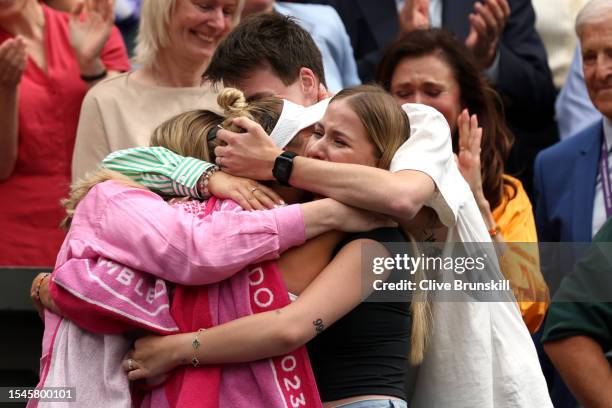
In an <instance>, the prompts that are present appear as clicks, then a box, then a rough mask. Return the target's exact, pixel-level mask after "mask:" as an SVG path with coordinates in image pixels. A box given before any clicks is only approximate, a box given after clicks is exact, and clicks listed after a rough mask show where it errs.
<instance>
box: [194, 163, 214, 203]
mask: <svg viewBox="0 0 612 408" xmlns="http://www.w3.org/2000/svg"><path fill="white" fill-rule="evenodd" d="M217 171H219V166H217V165H216V164H213V165H212V166H210V167H209V168H208V169H206V171H205V172H204V173H203V174H202V176H201V177H200V180H199V181H198V190H199V191H200V194H201V195H202V198H203V199H204V200H206V199H209V198H210V191H208V182H209V180H210V178H211V177H212V175H213V174H215V173H216V172H217Z"/></svg>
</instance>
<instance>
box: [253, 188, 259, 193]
mask: <svg viewBox="0 0 612 408" xmlns="http://www.w3.org/2000/svg"><path fill="white" fill-rule="evenodd" d="M257 190H259V189H258V188H257V187H251V193H254V192H256V191H257Z"/></svg>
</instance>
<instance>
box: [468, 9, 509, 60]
mask: <svg viewBox="0 0 612 408" xmlns="http://www.w3.org/2000/svg"><path fill="white" fill-rule="evenodd" d="M483 1H484V4H483V3H481V2H476V4H475V5H474V13H471V14H470V16H469V19H470V33H469V34H468V36H467V38H466V40H465V45H466V46H467V47H468V48H469V49H470V50H471V51H472V53H473V54H474V57H476V60H477V61H478V63H479V64H480V66H481V67H482V68H483V69H486V68H489V67H490V66H491V65H492V64H493V61H494V60H495V55H496V53H497V43H498V42H499V39H500V37H501V35H502V33H503V32H504V28H505V27H506V22H507V21H508V17H509V16H510V6H509V5H508V0H483Z"/></svg>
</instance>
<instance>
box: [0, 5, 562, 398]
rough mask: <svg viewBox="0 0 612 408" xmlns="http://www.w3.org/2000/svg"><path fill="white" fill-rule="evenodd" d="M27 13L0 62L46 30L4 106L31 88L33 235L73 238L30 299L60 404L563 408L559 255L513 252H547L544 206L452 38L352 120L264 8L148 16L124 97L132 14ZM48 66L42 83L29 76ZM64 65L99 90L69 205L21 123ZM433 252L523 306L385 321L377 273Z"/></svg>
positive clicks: (484, 305)
mask: <svg viewBox="0 0 612 408" xmlns="http://www.w3.org/2000/svg"><path fill="white" fill-rule="evenodd" d="M9 3H11V4H13V5H9V6H8V7H6V6H3V5H0V38H2V37H1V36H2V35H5V30H6V35H7V36H9V35H10V34H9V33H11V32H12V31H10V30H9V28H13V27H18V26H19V24H22V25H27V24H25V23H24V21H28V22H30V23H31V24H33V26H35V27H38V26H37V25H36V24H35V23H40V22H42V26H41V27H43V28H42V30H43V31H41V32H40V34H41V35H40V38H39V40H40V42H39V43H38V44H30V40H24V39H23V38H22V37H20V36H14V38H11V39H10V40H7V41H5V42H4V43H3V44H2V46H0V57H3V55H7V54H10V55H12V56H13V57H15V58H13V59H15V60H16V59H19V58H20V60H19V61H18V62H16V63H15V64H14V65H13V68H14V69H13V74H14V75H17V77H18V78H17V79H15V78H13V79H11V78H10V75H8V74H7V75H5V76H1V75H0V80H1V81H3V82H2V84H3V86H2V87H1V91H2V92H6V95H9V94H10V92H9V91H7V89H9V88H10V87H9V86H8V85H7V84H8V83H10V82H11V80H12V81H13V83H14V82H15V81H16V83H17V84H18V83H19V82H20V81H21V82H22V84H21V85H19V87H17V85H15V87H14V89H13V91H12V92H13V93H12V94H10V95H13V97H14V99H10V98H8V97H7V98H4V99H1V101H3V102H6V101H8V102H10V101H11V100H12V101H13V103H12V105H11V106H12V108H11V109H12V111H10V112H9V111H8V110H7V111H5V112H6V113H4V114H3V115H5V114H6V115H8V116H7V118H8V117H9V116H10V118H9V119H10V122H7V123H8V124H9V126H8V127H7V130H8V131H9V133H10V135H9V137H14V143H13V146H12V150H11V149H9V150H11V151H13V153H14V154H13V155H12V156H11V160H9V161H10V162H11V164H10V166H9V167H10V169H9V170H7V171H8V172H9V174H10V172H11V171H14V176H13V177H12V180H13V181H11V182H10V183H4V184H2V185H0V191H2V189H4V190H6V191H9V190H11V189H16V188H17V187H16V186H19V188H18V189H17V190H15V191H17V192H16V193H15V194H17V196H16V200H15V201H14V203H13V205H14V207H15V208H14V210H15V212H17V213H19V212H20V211H21V212H22V211H31V208H30V205H31V204H30V202H32V201H33V200H37V194H44V195H45V200H44V202H45V203H46V204H41V203H38V202H37V204H36V205H38V206H39V207H41V208H40V211H41V213H40V214H47V216H48V218H49V220H48V221H49V223H50V222H52V220H53V219H55V218H54V217H53V216H51V215H52V214H55V215H56V214H57V209H56V208H55V207H54V206H55V202H54V200H55V201H59V199H60V198H63V200H62V204H63V210H62V211H63V212H64V213H63V221H62V226H63V227H64V228H65V230H66V231H67V232H66V233H65V235H63V234H58V233H57V232H55V231H54V232H49V233H48V234H47V235H45V236H46V237H47V242H46V243H45V245H44V248H43V249H44V251H43V253H44V254H45V255H44V256H47V257H50V256H52V257H53V259H54V265H55V266H54V268H53V272H52V273H41V274H39V275H38V276H36V278H35V279H34V281H33V282H32V290H31V296H32V298H33V300H34V302H35V304H36V307H37V308H38V310H39V312H40V314H41V316H42V317H43V319H44V323H45V333H44V338H43V345H42V358H41V366H40V383H39V385H38V387H39V388H44V387H64V386H71V387H75V389H76V395H77V404H78V406H86V405H89V406H108V407H131V406H140V407H146V406H151V407H166V406H169V407H183V406H190V407H191V406H203V407H287V406H292V407H300V406H304V407H319V406H325V407H336V406H343V407H351V408H360V407H364V408H368V407H380V408H382V407H408V406H410V407H413V406H414V407H499V406H504V407H506V406H508V407H526V408H527V407H548V406H552V403H551V400H550V397H549V395H548V389H547V386H546V381H545V380H544V376H543V374H542V370H541V368H540V363H539V360H538V355H537V352H536V348H535V346H534V343H533V341H532V338H531V336H530V333H534V332H536V331H537V330H538V329H539V327H540V325H541V324H542V322H543V320H544V316H545V313H546V309H547V306H548V302H549V293H548V289H547V286H546V283H545V282H544V279H543V277H542V274H541V272H540V265H539V256H538V252H537V247H536V246H525V245H519V244H514V243H534V242H537V234H536V231H535V222H534V218H533V212H532V207H531V203H530V200H529V197H528V194H527V192H526V191H525V189H524V188H523V187H522V184H521V182H520V181H519V180H518V179H517V178H514V177H512V176H510V175H509V174H507V173H506V172H505V167H504V163H506V162H507V159H508V155H509V152H510V148H511V146H512V143H513V137H512V135H511V132H510V131H509V129H508V128H507V126H506V125H505V123H506V121H505V119H504V114H503V108H502V101H501V100H500V98H499V96H498V95H497V94H496V93H495V91H494V90H493V89H492V88H491V87H490V85H489V83H488V81H487V79H486V78H485V76H484V73H483V71H482V70H481V69H480V66H479V64H478V62H477V60H476V59H475V57H474V55H473V54H472V52H471V51H470V50H469V49H468V48H467V47H466V45H465V44H464V43H462V42H460V41H459V40H458V39H456V38H455V37H454V36H453V34H451V33H450V32H448V31H446V30H443V29H418V30H414V31H412V32H409V33H407V34H405V35H403V36H402V37H401V38H400V39H399V40H397V41H396V42H395V43H394V44H393V45H392V46H391V47H390V48H388V49H387V51H386V52H385V54H384V55H383V57H382V59H381V60H380V62H379V64H378V67H377V70H376V81H375V82H376V83H375V84H371V85H358V86H353V87H349V88H345V89H343V90H342V91H340V92H338V93H337V94H335V95H331V94H329V93H328V91H327V90H326V82H325V73H324V68H323V63H322V58H321V54H320V52H319V50H318V48H317V46H316V44H315V42H314V41H313V39H312V38H311V36H310V35H309V34H308V32H307V31H305V30H304V28H302V27H301V26H300V25H299V24H298V22H296V20H294V19H292V18H290V17H286V16H282V15H280V14H277V13H274V12H272V13H261V14H256V15H253V16H250V17H248V18H246V19H243V20H242V21H241V22H239V16H240V11H241V9H242V7H243V1H242V0H144V1H143V3H142V11H141V21H140V29H139V36H138V42H137V46H136V53H137V58H136V60H137V61H138V65H137V67H136V69H134V70H132V71H129V72H124V73H120V72H122V71H127V67H125V64H124V63H125V61H126V59H125V54H124V53H125V50H123V51H121V50H118V49H116V50H114V51H113V50H112V49H111V48H112V47H110V45H112V40H113V38H114V36H115V34H116V33H115V31H114V30H113V29H112V23H110V24H109V23H108V21H109V20H108V14H109V11H108V7H112V2H102V1H100V2H98V3H96V4H97V5H96V6H90V8H89V9H88V10H87V13H85V14H81V13H80V11H81V10H79V11H78V12H77V13H75V14H74V15H72V16H70V17H68V16H64V15H63V14H61V13H58V12H56V11H53V10H51V9H50V8H48V7H47V6H45V5H43V4H41V3H39V2H38V1H36V0H13V1H9ZM107 3H108V4H107ZM11 7H12V8H11ZM52 21H53V24H52ZM9 23H11V24H13V25H10V24H9ZM56 26H57V27H56ZM53 27H56V28H55V31H53V30H52V28H53ZM45 30H46V31H45ZM53 36H55V37H57V38H56V39H55V41H53V42H51V41H50V38H55V37H53ZM6 44H9V45H6ZM88 45H89V47H88ZM32 47H33V48H34V49H38V50H39V51H40V53H39V56H40V57H41V59H38V60H37V59H36V58H35V57H30V58H31V59H28V60H27V64H26V62H25V61H26V60H25V58H26V57H25V50H29V49H30V48H32ZM62 47H63V48H62ZM60 48H61V53H63V54H60V51H57V50H58V49H60ZM55 52H57V53H58V54H54V53H55ZM2 53H4V54H2ZM28 53H29V51H28ZM122 53H123V54H122ZM59 55H65V56H64V57H63V59H62V58H60V57H59ZM3 58H4V57H3ZM6 58H8V57H6ZM57 58H60V59H62V61H64V62H63V64H64V65H65V64H67V65H68V68H64V69H63V71H62V73H63V75H65V76H69V75H73V76H74V75H76V76H77V78H76V80H77V81H80V82H79V87H78V88H79V89H78V90H77V89H75V90H74V91H75V95H73V97H74V101H71V102H70V104H71V105H75V106H78V108H80V115H79V116H77V119H70V120H69V119H65V120H63V121H60V122H59V123H58V127H59V126H60V125H61V127H63V128H67V127H70V126H73V128H74V129H76V130H75V134H76V142H75V141H74V139H72V140H69V141H64V142H62V143H64V144H63V145H62V146H60V148H56V147H53V148H52V149H51V150H53V149H55V150H56V152H55V160H57V158H58V157H60V155H61V154H64V155H65V154H68V152H69V153H70V154H72V150H71V148H72V146H73V145H74V158H73V160H72V169H71V170H70V169H68V168H54V169H53V172H54V177H55V179H54V180H55V181H53V183H54V185H53V186H52V187H51V186H50V185H48V184H46V183H50V182H49V181H45V179H44V178H41V177H39V176H37V175H36V174H35V172H32V168H31V166H32V164H31V163H32V162H36V158H37V157H38V158H39V159H40V160H39V162H38V164H37V165H39V166H46V167H47V168H48V169H50V168H51V167H49V166H51V164H49V163H50V162H51V161H52V158H51V157H43V156H44V155H46V154H48V152H40V151H38V150H37V149H40V148H41V147H40V146H37V143H38V141H39V140H40V137H39V136H37V137H33V136H32V137H30V139H31V140H26V139H27V138H28V137H29V136H31V135H34V134H39V133H40V130H39V129H37V128H36V127H35V126H32V127H31V128H28V127H29V125H28V123H30V122H28V120H29V119H28V118H26V117H25V114H24V112H23V109H25V108H23V109H22V106H25V105H23V104H28V103H33V100H35V99H36V98H40V94H39V93H37V87H38V86H40V85H37V84H38V82H37V81H41V78H47V76H50V75H52V74H53V72H54V71H53V70H54V69H58V70H59V68H54V65H55V64H59V65H61V64H60V62H59V61H58V60H57ZM113 58H114V59H115V61H119V62H117V63H116V64H115V65H113V64H112V63H111V61H112V60H113ZM43 67H45V68H44V69H42V68H43ZM3 69H4V68H0V74H3V73H4V71H3ZM113 71H115V72H113ZM7 72H8V68H7ZM202 73H204V75H203V76H202ZM79 76H80V78H79ZM67 80H68V79H66V81H67ZM70 80H72V79H70ZM56 81H60V79H56ZM61 81H63V79H62V80H61ZM61 81H60V82H61ZM55 83H56V84H57V83H58V82H55ZM94 84H95V86H93V85H94ZM87 86H92V87H91V89H90V90H89V92H87V93H86V94H85V92H86V91H87ZM22 87H24V88H26V89H27V92H23V91H19V92H18V90H20V89H22ZM51 88H53V87H49V89H48V93H49V95H51V96H50V97H49V98H47V99H46V100H44V101H43V102H40V103H46V104H48V105H49V109H50V112H47V113H45V115H51V114H57V115H60V116H58V117H59V118H61V117H62V116H61V115H64V114H67V113H66V112H64V110H63V108H61V107H60V106H59V105H56V106H54V107H53V106H52V105H53V104H54V103H55V104H57V103H58V101H60V100H61V98H64V99H65V98H67V97H66V96H65V95H64V96H61V95H59V98H60V99H58V92H59V93H60V94H62V93H66V92H69V91H67V90H65V89H64V90H60V91H57V90H54V89H51ZM11 89H12V88H11ZM77 93H78V95H76V94H77ZM10 95H9V96H10ZM3 96H5V95H4V94H3ZM71 97H72V96H71ZM79 98H80V99H79ZM81 100H82V107H81ZM65 102H66V103H68V101H67V100H66V101H65ZM37 103H38V102H37ZM7 106H8V105H7ZM32 121H33V122H36V123H43V122H44V118H43V119H40V118H33V119H32ZM77 123H78V125H77ZM74 129H73V130H74ZM60 130H61V129H60ZM58 131H59V130H58ZM17 135H19V137H17ZM18 139H19V143H17V140H18ZM45 143H49V142H45ZM17 145H19V148H18V149H17ZM67 146H70V148H68V147H67ZM9 150H7V153H6V154H8V155H10V154H11V151H9ZM17 150H19V152H18V154H17ZM60 150H61V153H60ZM3 154H4V153H3ZM26 157H28V164H27V165H26V164H24V163H25V161H26V159H25V158H26ZM7 160H8V159H7ZM7 163H8V162H7ZM3 171H4V169H3ZM70 175H71V178H72V186H71V188H70V191H69V192H68V191H67V187H66V186H67V183H63V182H62V179H65V178H66V177H70ZM25 186H27V187H28V188H30V189H29V190H27V192H26V190H25ZM11 191H12V190H11ZM50 192H51V193H52V194H51V193H50ZM50 195H51V196H52V197H51V198H50ZM24 204H26V205H24ZM19 206H23V208H22V209H20V208H19ZM43 206H47V207H45V208H44V209H43V208H42V207H43ZM32 208H33V207H32ZM18 219H19V217H17V218H16V220H18ZM17 223H18V224H19V226H20V228H23V225H21V224H22V222H21V221H18V222H17ZM26 227H27V228H25V229H23V230H22V231H23V235H24V236H23V237H20V240H21V241H23V242H21V241H19V242H16V243H15V245H24V246H26V247H27V245H26V244H25V241H27V240H28V239H30V238H31V237H30V236H29V235H28V234H29V233H31V232H32V228H30V227H31V225H30V226H27V225H26ZM48 227H49V228H48V229H49V231H50V230H51V227H50V226H48ZM36 228H40V226H37V227H36ZM5 239H6V237H5ZM62 240H63V241H62ZM422 243H427V244H435V245H437V247H438V248H439V253H438V255H439V256H452V255H453V254H454V253H456V251H457V250H459V251H462V252H464V253H468V254H478V255H484V257H485V258H486V259H487V261H486V267H485V268H484V270H483V271H482V272H481V273H480V275H477V276H476V277H475V278H476V279H477V280H478V281H482V282H489V281H501V280H507V281H509V282H510V288H511V289H510V290H506V291H500V292H499V293H495V294H494V295H493V297H490V298H487V299H486V301H483V300H482V299H479V298H478V296H474V294H473V293H471V292H464V293H459V294H455V295H453V299H445V298H444V296H443V294H439V293H436V291H432V290H427V289H425V288H423V287H421V286H419V285H417V289H416V290H415V291H413V292H412V293H411V294H410V296H408V297H403V298H397V297H391V298H389V299H382V298H381V297H380V296H379V295H377V296H375V295H374V294H373V293H372V285H371V282H370V281H369V280H370V279H371V278H372V274H371V270H370V271H368V268H367V265H371V259H373V258H374V257H387V258H388V257H394V256H395V255H396V254H400V253H408V254H410V255H411V256H419V255H420V254H422V252H423V248H422ZM60 244H61V247H59V252H57V248H58V246H59V245H60ZM34 249H35V248H33V249H32V252H28V251H25V252H21V253H19V254H17V253H15V254H7V256H15V257H24V258H27V257H32V256H34V255H32V254H33V253H34V252H33V251H34ZM38 249H39V250H40V248H38ZM6 262H8V264H11V262H18V261H6ZM452 275H453V274H450V275H444V274H442V273H441V271H436V272H435V273H433V274H432V273H431V272H428V271H425V270H422V268H421V269H420V270H418V271H416V274H415V276H414V277H412V279H416V280H423V279H433V278H434V276H435V278H436V279H441V280H444V279H451V278H452ZM403 277H404V276H403V275H401V273H400V271H399V270H394V268H387V270H386V271H385V274H384V277H383V279H389V280H390V281H391V280H394V279H403ZM472 278H474V276H472ZM47 404H50V403H49V402H45V401H44V400H31V401H30V403H29V405H28V406H31V407H37V406H40V407H43V406H46V405H47Z"/></svg>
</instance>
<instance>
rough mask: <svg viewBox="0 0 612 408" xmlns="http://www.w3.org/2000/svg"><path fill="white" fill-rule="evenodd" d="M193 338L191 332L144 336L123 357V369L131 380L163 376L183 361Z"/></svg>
mask: <svg viewBox="0 0 612 408" xmlns="http://www.w3.org/2000/svg"><path fill="white" fill-rule="evenodd" d="M190 336H191V337H190ZM192 340H193V335H192V334H190V333H184V334H174V335H170V336H146V337H142V338H140V339H138V340H136V343H134V350H132V351H131V352H130V353H128V354H127V355H126V357H125V358H124V359H123V363H122V367H123V370H124V371H126V372H127V375H128V378H129V379H130V381H135V380H141V379H145V378H155V377H160V376H163V375H164V374H166V373H168V372H170V371H172V370H173V369H174V368H176V367H177V366H179V365H180V364H181V363H182V360H181V357H180V356H181V353H183V352H185V350H186V349H187V350H189V348H190V347H191V341H192ZM130 360H131V361H130Z"/></svg>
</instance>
